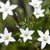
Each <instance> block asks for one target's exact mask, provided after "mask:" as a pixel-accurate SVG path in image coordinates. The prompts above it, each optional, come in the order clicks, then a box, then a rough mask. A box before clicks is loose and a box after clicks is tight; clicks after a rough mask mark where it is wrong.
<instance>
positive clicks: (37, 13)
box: [33, 6, 45, 18]
mask: <svg viewBox="0 0 50 50" xmlns="http://www.w3.org/2000/svg"><path fill="white" fill-rule="evenodd" d="M44 11H45V10H44V9H42V10H41V6H40V7H38V8H35V9H34V12H33V14H34V15H35V16H36V18H39V17H44V14H43V12H44Z"/></svg>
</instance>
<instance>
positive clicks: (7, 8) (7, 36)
mask: <svg viewBox="0 0 50 50" xmlns="http://www.w3.org/2000/svg"><path fill="white" fill-rule="evenodd" d="M41 3H42V1H41V0H32V1H31V2H29V5H31V6H33V7H34V12H33V13H34V15H35V16H36V18H39V17H43V16H44V14H43V12H44V11H45V10H44V9H43V10H41ZM0 7H1V8H0V12H3V15H2V17H3V20H5V19H6V17H7V16H8V14H9V15H13V12H12V10H13V9H15V8H16V7H17V5H10V1H9V0H7V2H6V4H4V3H3V2H1V1H0ZM19 30H20V32H21V33H22V34H21V35H20V37H23V41H24V42H26V41H27V39H29V40H32V36H31V35H32V34H33V33H34V30H31V31H29V29H28V28H26V30H24V29H22V28H19ZM38 34H39V35H40V38H38V39H37V40H38V41H42V44H41V49H43V48H44V47H45V46H46V43H48V44H50V36H49V30H47V31H46V32H45V34H43V32H41V31H40V30H38ZM11 35H12V32H10V33H8V30H7V28H5V29H4V34H3V33H0V37H1V38H0V43H3V42H5V44H6V45H8V43H9V41H10V42H15V41H16V40H15V39H14V38H13V37H11ZM18 41H20V42H22V41H21V39H19V40H18Z"/></svg>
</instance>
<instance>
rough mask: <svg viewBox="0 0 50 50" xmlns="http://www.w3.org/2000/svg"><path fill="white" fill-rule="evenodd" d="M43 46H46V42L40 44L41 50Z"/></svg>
mask: <svg viewBox="0 0 50 50" xmlns="http://www.w3.org/2000/svg"><path fill="white" fill-rule="evenodd" d="M45 46H46V42H44V41H43V42H42V43H41V49H43V48H44V47H45Z"/></svg>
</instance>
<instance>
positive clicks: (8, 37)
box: [0, 28, 16, 45]
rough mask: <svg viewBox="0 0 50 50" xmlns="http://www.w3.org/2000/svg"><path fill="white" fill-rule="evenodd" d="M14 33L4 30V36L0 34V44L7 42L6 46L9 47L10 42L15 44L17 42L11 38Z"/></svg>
mask: <svg viewBox="0 0 50 50" xmlns="http://www.w3.org/2000/svg"><path fill="white" fill-rule="evenodd" d="M11 35H12V32H10V33H8V30H7V28H5V29H4V34H1V33H0V37H1V38H0V43H2V42H5V44H6V45H8V43H9V41H10V42H15V41H16V40H15V39H14V38H13V37H11Z"/></svg>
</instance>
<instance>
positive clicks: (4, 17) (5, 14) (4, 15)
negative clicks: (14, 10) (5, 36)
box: [3, 12, 8, 20]
mask: <svg viewBox="0 0 50 50" xmlns="http://www.w3.org/2000/svg"><path fill="white" fill-rule="evenodd" d="M7 15H8V14H7V13H6V12H3V20H5V19H6V17H7Z"/></svg>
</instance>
